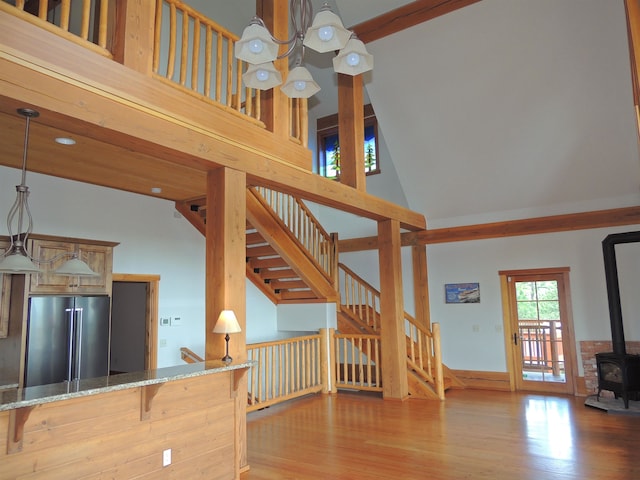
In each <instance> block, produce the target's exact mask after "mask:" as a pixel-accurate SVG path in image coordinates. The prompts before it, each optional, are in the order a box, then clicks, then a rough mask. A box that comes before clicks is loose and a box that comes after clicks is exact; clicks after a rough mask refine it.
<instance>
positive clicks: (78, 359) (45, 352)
mask: <svg viewBox="0 0 640 480" xmlns="http://www.w3.org/2000/svg"><path fill="white" fill-rule="evenodd" d="M110 305H111V302H110V299H109V297H108V296H106V295H105V296H93V297H80V296H77V297H74V296H42V297H40V296H34V297H31V298H29V316H28V320H27V354H26V365H25V386H27V387H31V386H35V385H47V384H50V383H60V382H65V381H66V382H70V381H73V380H78V379H83V378H94V377H102V376H105V375H108V374H109V337H110V321H109V318H110V315H109V313H110Z"/></svg>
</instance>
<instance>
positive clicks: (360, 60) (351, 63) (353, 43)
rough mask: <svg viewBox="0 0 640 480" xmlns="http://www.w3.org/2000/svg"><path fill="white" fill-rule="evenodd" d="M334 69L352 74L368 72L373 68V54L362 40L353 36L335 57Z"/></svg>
mask: <svg viewBox="0 0 640 480" xmlns="http://www.w3.org/2000/svg"><path fill="white" fill-rule="evenodd" d="M333 69H334V70H335V71H336V72H337V73H344V74H347V75H351V76H355V75H359V74H361V73H364V72H368V71H369V70H373V55H371V54H370V53H369V52H367V49H366V48H365V46H364V43H362V41H361V40H358V39H357V38H355V37H352V38H351V39H350V40H349V41H348V42H347V44H346V45H345V47H344V48H343V49H342V50H340V52H339V53H338V55H337V56H335V57H334V58H333Z"/></svg>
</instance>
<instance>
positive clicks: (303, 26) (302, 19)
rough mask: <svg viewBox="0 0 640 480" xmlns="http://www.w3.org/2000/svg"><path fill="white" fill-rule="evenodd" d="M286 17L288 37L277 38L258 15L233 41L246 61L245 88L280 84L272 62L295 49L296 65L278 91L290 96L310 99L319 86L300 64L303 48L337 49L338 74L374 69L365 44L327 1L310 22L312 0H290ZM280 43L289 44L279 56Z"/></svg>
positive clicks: (318, 49)
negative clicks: (288, 19) (289, 26)
mask: <svg viewBox="0 0 640 480" xmlns="http://www.w3.org/2000/svg"><path fill="white" fill-rule="evenodd" d="M289 16H290V23H291V26H292V28H293V33H292V35H291V38H289V39H288V40H278V39H277V38H275V37H274V36H273V35H271V33H270V32H269V30H268V29H267V26H266V24H265V23H264V21H263V20H262V19H261V18H260V17H253V19H252V20H251V23H249V25H248V26H247V27H246V28H245V29H244V31H243V32H242V37H241V38H240V40H238V41H237V42H236V44H235V57H236V58H237V59H238V60H242V61H245V62H247V63H248V64H249V67H248V68H247V71H246V73H245V74H244V75H243V80H244V84H245V85H246V86H247V87H250V88H256V89H258V90H269V89H270V88H273V87H275V86H277V85H280V84H281V83H282V76H281V75H280V74H279V73H278V72H277V70H276V68H275V66H274V65H273V62H274V61H275V60H277V59H281V58H285V57H288V56H289V55H291V54H293V53H294V52H295V53H296V62H295V68H293V69H292V70H291V72H290V73H289V75H288V76H287V79H286V83H285V84H284V85H283V86H282V87H281V90H282V91H283V92H284V94H285V95H287V96H288V97H290V98H309V97H311V96H312V95H314V94H316V93H317V92H318V91H319V90H320V87H318V84H317V83H316V82H315V81H314V80H313V78H312V77H311V74H310V73H309V71H308V70H307V69H306V68H305V67H304V66H303V65H302V59H303V58H304V49H305V48H306V47H308V48H311V49H312V50H315V51H316V52H318V53H325V52H332V51H333V52H335V51H339V53H338V56H337V57H336V59H338V60H337V61H336V59H334V62H333V64H334V70H335V71H336V72H337V73H344V74H347V75H352V76H354V75H359V74H361V73H364V72H367V71H369V70H371V69H372V68H373V57H372V56H371V55H370V54H369V53H367V50H366V48H365V46H364V43H362V42H361V41H360V40H357V39H355V34H354V33H353V32H351V31H350V30H347V29H346V28H344V25H343V24H342V20H341V19H340V17H339V16H338V15H336V14H335V13H333V12H332V11H331V7H330V6H329V4H328V3H326V2H325V3H324V5H323V6H322V8H321V9H320V11H319V12H318V14H317V15H316V16H315V18H314V19H313V22H312V21H311V18H312V17H313V7H312V5H311V0H290V1H289ZM354 40H355V42H354ZM280 45H287V46H288V48H287V50H286V51H285V52H284V53H283V54H282V55H278V50H279V46H280ZM276 74H277V75H276Z"/></svg>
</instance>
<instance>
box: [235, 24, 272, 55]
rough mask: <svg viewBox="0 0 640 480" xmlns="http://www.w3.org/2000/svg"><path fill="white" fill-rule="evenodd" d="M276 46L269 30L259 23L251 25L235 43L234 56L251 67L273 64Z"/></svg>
mask: <svg viewBox="0 0 640 480" xmlns="http://www.w3.org/2000/svg"><path fill="white" fill-rule="evenodd" d="M278 48H279V47H278V44H277V43H276V42H274V41H273V39H272V38H271V34H270V33H269V30H267V29H266V28H265V27H263V26H262V25H260V24H259V23H251V24H249V26H247V27H246V28H245V29H244V32H242V37H241V38H240V40H238V41H237V42H236V45H235V56H236V58H237V59H239V60H244V61H245V62H248V63H250V64H252V65H257V64H259V63H267V62H273V61H274V60H275V59H276V58H277V57H278Z"/></svg>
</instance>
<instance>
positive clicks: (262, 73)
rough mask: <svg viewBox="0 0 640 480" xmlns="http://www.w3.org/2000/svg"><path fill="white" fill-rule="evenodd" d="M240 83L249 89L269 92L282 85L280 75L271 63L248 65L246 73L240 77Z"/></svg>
mask: <svg viewBox="0 0 640 480" xmlns="http://www.w3.org/2000/svg"><path fill="white" fill-rule="evenodd" d="M242 81H243V82H244V84H245V85H246V86H247V87H249V88H256V89H258V90H269V89H270V88H273V87H276V86H278V85H280V84H281V83H282V75H281V74H280V72H279V71H278V70H276V67H275V66H274V65H273V62H267V63H261V64H259V65H249V68H247V71H246V72H245V73H244V75H242Z"/></svg>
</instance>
